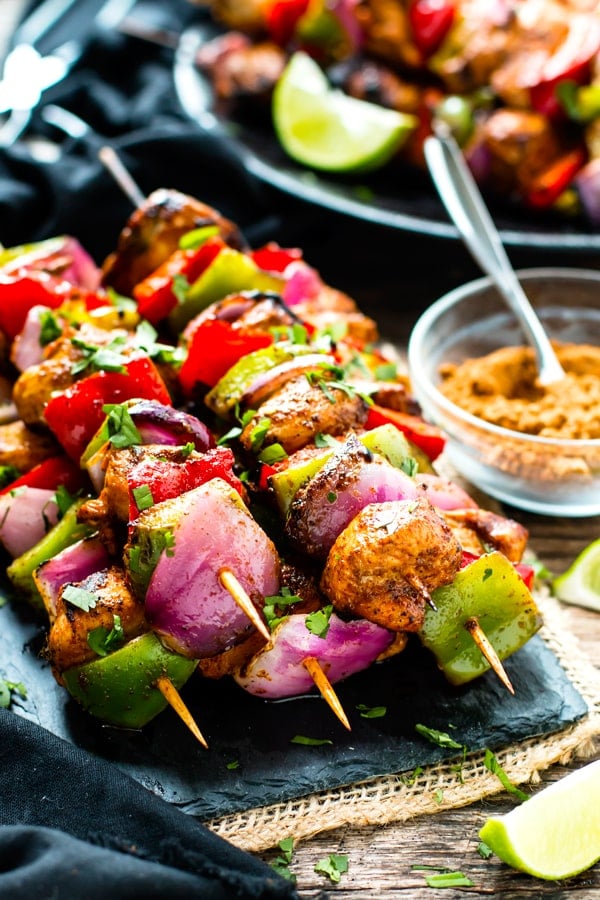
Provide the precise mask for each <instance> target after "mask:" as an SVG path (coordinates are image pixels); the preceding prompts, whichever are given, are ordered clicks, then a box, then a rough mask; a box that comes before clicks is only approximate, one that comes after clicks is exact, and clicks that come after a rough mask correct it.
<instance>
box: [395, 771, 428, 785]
mask: <svg viewBox="0 0 600 900" xmlns="http://www.w3.org/2000/svg"><path fill="white" fill-rule="evenodd" d="M423 771H424V770H423V766H416V767H415V768H414V769H413V771H412V772H411V773H410V775H401V776H400V781H401V782H402V784H405V785H407V787H411V786H412V785H413V784H414V783H415V781H416V780H417V778H418V777H419V775H422V774H423Z"/></svg>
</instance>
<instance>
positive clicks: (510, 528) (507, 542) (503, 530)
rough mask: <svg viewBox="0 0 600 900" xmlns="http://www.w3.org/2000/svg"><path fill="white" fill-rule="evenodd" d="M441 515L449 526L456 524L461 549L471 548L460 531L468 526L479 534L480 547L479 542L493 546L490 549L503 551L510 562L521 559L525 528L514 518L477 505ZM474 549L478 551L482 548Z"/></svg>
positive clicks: (525, 538) (525, 533)
mask: <svg viewBox="0 0 600 900" xmlns="http://www.w3.org/2000/svg"><path fill="white" fill-rule="evenodd" d="M444 518H445V519H446V521H447V522H448V524H449V525H450V527H451V528H452V529H453V530H455V526H458V527H459V528H460V533H461V534H462V535H463V537H462V538H461V537H459V540H460V541H461V543H462V544H463V548H464V549H465V550H470V549H471V547H470V546H468V545H467V540H466V538H465V535H464V531H465V529H468V530H470V531H471V533H472V534H473V533H474V535H476V536H477V538H479V541H480V547H481V543H483V548H484V549H485V547H486V546H487V547H493V548H494V550H499V551H500V552H501V553H504V555H505V556H506V557H507V558H508V559H509V560H510V561H511V562H512V563H519V562H521V560H522V559H523V554H524V553H525V549H526V547H527V538H528V532H527V529H526V528H524V527H523V525H521V524H520V523H519V522H515V521H514V519H507V518H506V517H505V516H499V515H497V514H496V513H493V512H491V511H490V510H487V509H480V508H477V509H453V510H445V511H444ZM455 533H457V532H456V531H455ZM457 536H458V533H457ZM474 552H477V553H481V552H482V549H479V551H477V550H475V551H474Z"/></svg>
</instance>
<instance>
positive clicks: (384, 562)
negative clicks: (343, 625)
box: [321, 498, 462, 632]
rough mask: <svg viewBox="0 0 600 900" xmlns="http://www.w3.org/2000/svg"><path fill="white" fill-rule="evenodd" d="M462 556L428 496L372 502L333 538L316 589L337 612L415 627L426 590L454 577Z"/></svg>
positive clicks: (386, 624)
mask: <svg viewBox="0 0 600 900" xmlns="http://www.w3.org/2000/svg"><path fill="white" fill-rule="evenodd" d="M461 560H462V548H461V546H460V544H459V543H458V541H457V540H456V538H455V537H454V535H453V534H452V531H451V529H450V528H449V526H448V525H447V523H446V522H445V521H444V520H443V519H442V518H441V516H440V515H439V514H438V513H437V512H436V511H435V509H434V508H433V506H432V505H431V504H430V503H429V501H428V500H425V499H423V498H422V499H419V500H402V501H390V502H387V503H374V504H370V505H369V506H366V507H365V508H364V509H363V510H362V511H361V512H360V513H359V514H358V515H357V516H355V518H354V519H353V520H352V521H351V522H350V524H349V525H348V527H347V528H345V529H344V531H342V533H341V534H340V535H339V537H338V538H337V540H336V541H335V543H334V545H333V547H332V548H331V551H330V553H329V556H328V557H327V563H326V565H325V569H324V570H323V576H322V579H321V588H322V590H323V591H324V593H325V594H326V595H327V596H328V597H329V599H330V600H331V602H332V603H333V605H334V607H335V609H336V610H338V611H340V612H342V613H347V614H349V615H354V616H362V617H364V618H365V619H369V620H370V621H371V622H376V623H377V624H378V625H382V626H383V627H385V628H389V629H391V630H393V631H408V632H415V631H419V629H420V628H421V627H422V625H423V620H424V616H425V606H426V604H427V602H428V601H429V599H430V594H431V591H433V590H435V588H437V587H441V586H442V585H444V584H449V583H450V582H451V581H452V580H453V579H454V576H455V575H456V573H457V572H458V570H459V568H460V565H461Z"/></svg>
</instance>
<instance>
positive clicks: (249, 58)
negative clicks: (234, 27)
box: [197, 35, 287, 106]
mask: <svg viewBox="0 0 600 900" xmlns="http://www.w3.org/2000/svg"><path fill="white" fill-rule="evenodd" d="M227 37H230V35H227ZM286 61H287V57H286V54H285V52H284V50H283V49H282V48H281V47H279V46H278V45H277V44H275V43H273V42H272V41H261V42H260V43H258V44H251V43H250V42H247V43H242V42H237V41H236V43H235V45H231V44H230V46H229V47H228V48H227V49H224V50H223V52H221V53H213V54H211V57H208V58H207V55H206V53H204V54H202V53H201V54H200V55H199V57H198V60H197V62H198V64H199V65H200V67H201V68H202V69H203V70H204V71H205V72H206V73H207V74H208V75H210V78H211V81H212V84H213V86H214V90H215V96H216V98H217V100H221V101H226V102H230V101H232V102H234V103H236V102H239V101H242V102H243V101H247V100H252V102H253V103H255V102H258V103H263V104H265V106H266V105H267V103H268V101H269V100H270V98H271V95H272V93H273V89H274V87H275V85H276V83H277V81H278V80H279V78H280V76H281V74H282V72H283V70H284V68H285V65H286Z"/></svg>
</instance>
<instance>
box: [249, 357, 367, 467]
mask: <svg viewBox="0 0 600 900" xmlns="http://www.w3.org/2000/svg"><path fill="white" fill-rule="evenodd" d="M367 413H368V407H367V404H366V402H365V401H364V400H363V398H362V397H361V396H359V394H357V393H355V392H354V391H347V390H343V389H340V388H339V387H335V384H334V383H332V382H328V381H327V380H326V376H324V377H323V378H321V379H320V381H319V383H318V384H312V383H311V381H310V380H309V379H308V378H307V377H306V376H305V375H300V376H298V377H296V378H293V379H291V380H290V381H288V382H287V383H286V384H285V385H284V386H283V387H282V388H281V389H280V390H278V391H276V392H275V393H274V394H272V395H271V396H270V397H269V399H268V400H265V402H264V403H262V404H261V406H260V408H259V409H258V412H257V414H256V415H255V416H254V417H253V418H252V419H251V420H250V422H249V423H248V424H247V425H246V427H245V428H244V430H243V432H242V434H241V436H240V441H241V443H242V445H243V446H244V447H245V448H246V450H251V449H252V446H253V437H254V434H253V432H254V429H255V428H256V426H257V425H258V424H259V422H261V421H262V420H266V419H268V420H269V425H268V428H267V430H266V435H265V439H264V444H265V445H269V444H281V445H282V447H283V448H284V450H285V451H286V453H293V452H294V451H295V450H299V449H300V448H301V447H303V446H304V445H305V444H308V443H310V442H312V441H314V439H315V436H316V435H317V434H319V433H322V434H331V435H337V434H344V433H345V432H347V431H350V430H351V429H360V428H361V426H362V425H363V424H364V422H365V420H366V418H367Z"/></svg>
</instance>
